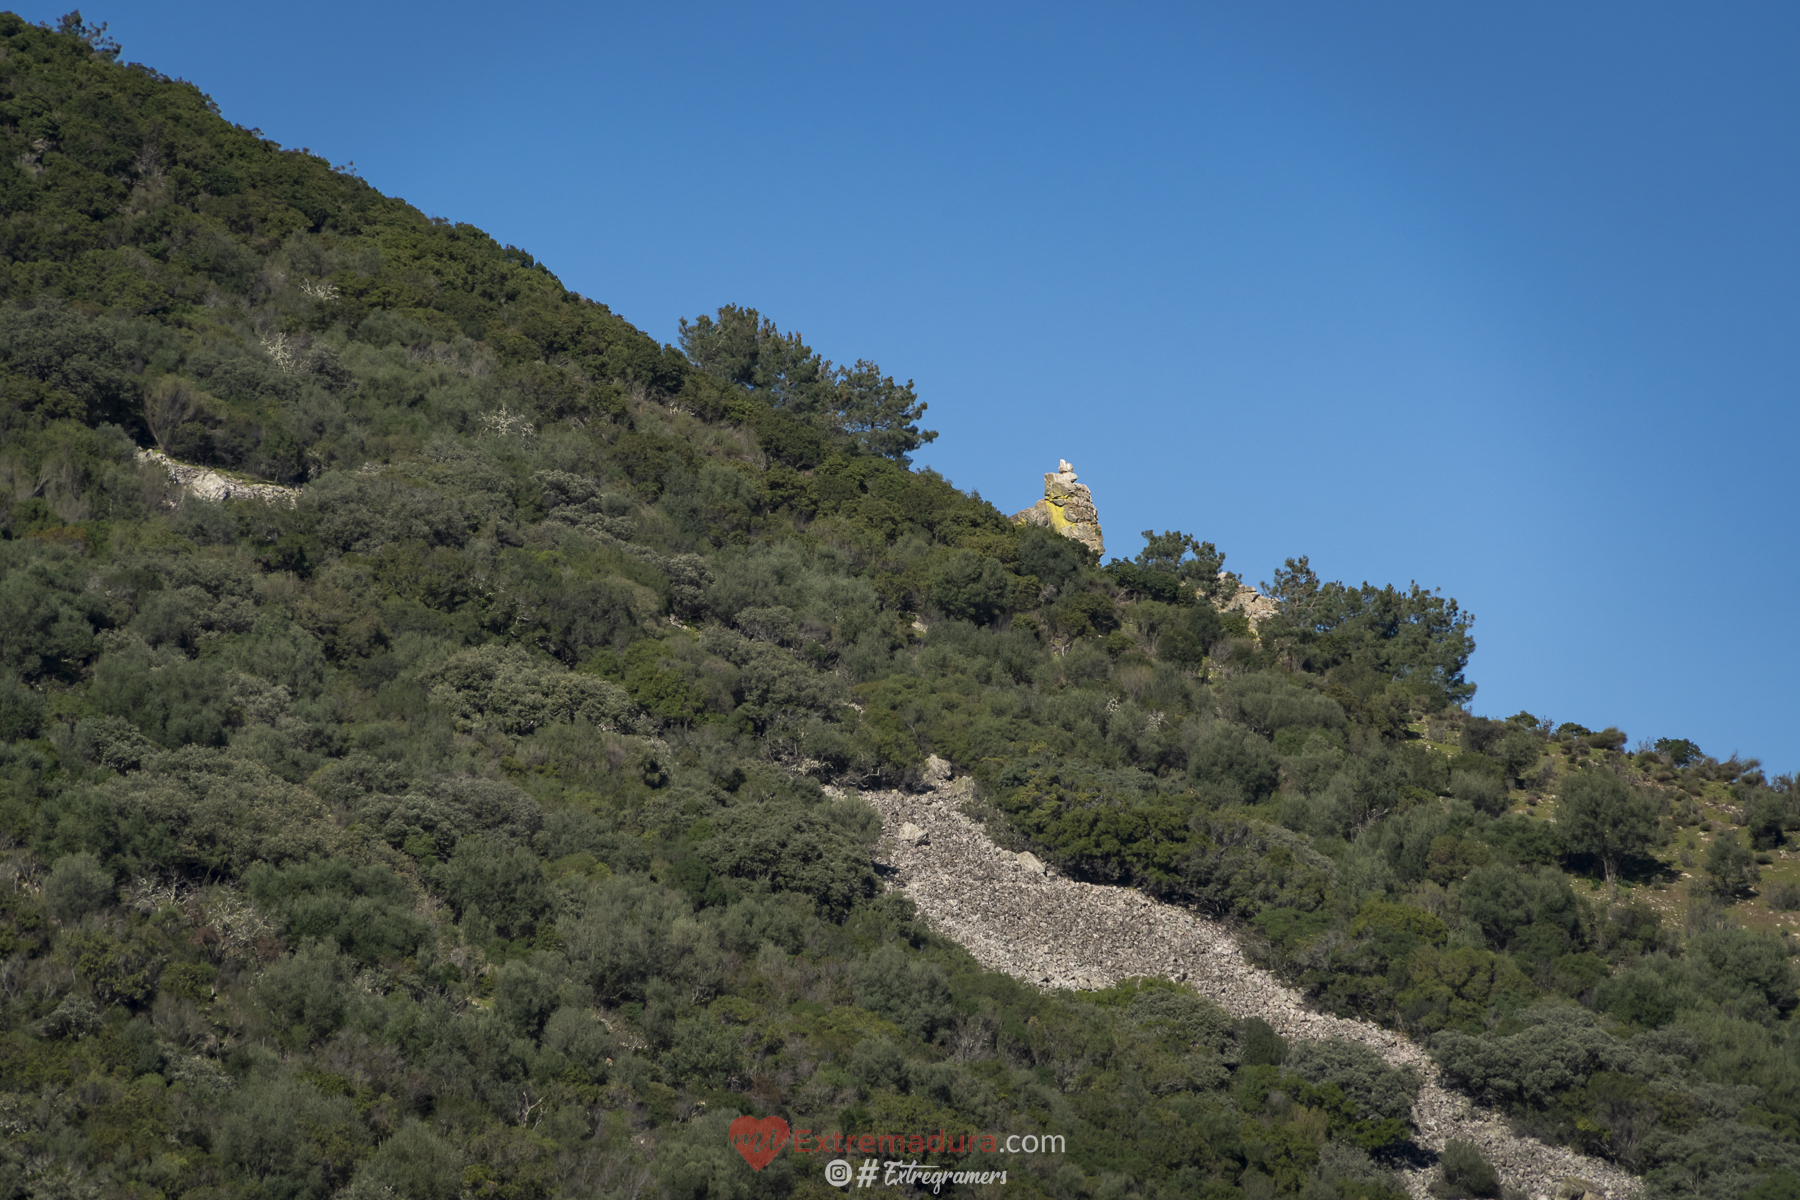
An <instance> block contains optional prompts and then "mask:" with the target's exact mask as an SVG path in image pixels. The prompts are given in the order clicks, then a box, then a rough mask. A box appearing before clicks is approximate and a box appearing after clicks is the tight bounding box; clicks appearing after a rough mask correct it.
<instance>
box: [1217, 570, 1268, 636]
mask: <svg viewBox="0 0 1800 1200" xmlns="http://www.w3.org/2000/svg"><path fill="white" fill-rule="evenodd" d="M1219 573H1220V574H1221V575H1223V574H1224V572H1223V571H1221V572H1219ZM1223 608H1224V609H1225V611H1226V612H1230V611H1231V610H1232V609H1237V610H1239V611H1241V612H1242V613H1243V614H1244V616H1246V617H1248V618H1249V619H1250V630H1251V632H1252V633H1254V632H1255V631H1256V628H1257V626H1259V625H1261V624H1262V623H1263V622H1264V621H1266V620H1268V619H1269V618H1270V617H1272V616H1274V615H1275V614H1276V613H1278V612H1280V611H1281V605H1280V604H1279V603H1277V602H1276V601H1275V600H1272V599H1270V598H1269V597H1268V596H1265V595H1263V594H1262V593H1261V592H1259V591H1257V590H1256V589H1255V588H1253V587H1251V586H1250V585H1249V584H1247V583H1240V584H1238V587H1237V593H1236V594H1235V595H1233V596H1232V597H1231V598H1230V599H1228V600H1226V601H1225V603H1224V605H1223Z"/></svg>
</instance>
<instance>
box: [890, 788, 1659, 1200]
mask: <svg viewBox="0 0 1800 1200" xmlns="http://www.w3.org/2000/svg"><path fill="white" fill-rule="evenodd" d="M932 766H934V767H938V768H939V769H938V770H937V772H935V774H936V776H937V781H938V785H937V786H935V787H933V788H932V789H931V790H929V791H926V792H922V793H909V792H863V793H862V797H863V799H864V800H865V801H866V802H867V803H869V804H870V805H871V806H873V807H874V808H875V810H876V811H877V812H879V813H880V814H881V819H882V824H883V828H884V830H885V832H886V833H887V835H888V837H889V838H890V839H892V841H893V844H894V849H893V851H892V853H891V859H890V863H889V865H890V866H892V867H893V868H894V870H895V876H894V879H895V882H896V884H897V886H899V887H901V888H903V889H904V890H905V891H906V893H907V895H908V896H910V897H911V898H912V900H913V902H914V903H915V904H916V905H917V906H918V908H919V911H920V912H921V913H922V914H923V915H924V916H925V918H926V919H927V920H928V921H929V922H930V923H931V925H932V926H933V928H935V929H937V930H938V931H939V932H941V933H943V934H945V935H946V936H948V937H951V938H953V939H955V940H956V941H957V942H960V943H961V944H962V945H963V946H965V947H967V948H968V950H969V952H970V953H971V954H973V955H974V956H975V958H976V959H977V960H978V961H979V962H981V964H982V965H983V966H986V967H989V968H991V969H993V970H996V971H1004V972H1006V973H1007V974H1008V975H1012V976H1014V977H1015V978H1018V979H1023V980H1027V981H1029V982H1031V983H1034V984H1036V985H1038V986H1040V987H1044V988H1076V989H1092V988H1101V987H1107V986H1110V985H1111V984H1113V983H1115V982H1117V981H1118V980H1120V979H1125V978H1129V977H1131V976H1148V975H1164V976H1168V977H1169V978H1172V979H1176V980H1181V981H1185V982H1186V983H1188V984H1189V985H1190V986H1192V987H1193V988H1195V989H1196V990H1198V991H1199V992H1200V993H1201V994H1202V995H1206V996H1210V997H1211V998H1212V999H1213V1000H1215V1001H1217V1002H1218V1003H1219V1005H1220V1006H1221V1007H1223V1008H1224V1009H1225V1010H1226V1011H1228V1012H1230V1013H1232V1014H1233V1015H1235V1016H1238V1017H1261V1018H1262V1019H1263V1020H1265V1021H1267V1022H1268V1023H1269V1024H1270V1025H1272V1026H1273V1027H1274V1028H1275V1030H1276V1032H1278V1033H1280V1034H1281V1035H1282V1036H1283V1037H1286V1038H1289V1039H1317V1038H1327V1037H1336V1038H1345V1039H1349V1040H1353V1041H1358V1042H1362V1043H1364V1044H1366V1045H1368V1046H1370V1047H1372V1048H1373V1049H1374V1050H1375V1051H1376V1052H1377V1053H1379V1054H1380V1055H1381V1056H1382V1057H1383V1058H1385V1059H1386V1060H1387V1061H1388V1062H1390V1063H1393V1064H1395V1065H1404V1066H1410V1067H1412V1068H1414V1069H1415V1070H1416V1071H1417V1072H1418V1073H1419V1075H1420V1078H1422V1079H1423V1080H1424V1086H1423V1088H1422V1089H1421V1090H1420V1093H1419V1101H1418V1104H1417V1105H1416V1106H1415V1107H1414V1109H1413V1119H1414V1122H1415V1124H1416V1125H1417V1126H1418V1130H1419V1138H1418V1140H1419V1142H1420V1144H1422V1145H1423V1146H1425V1147H1426V1148H1427V1149H1430V1150H1434V1151H1435V1150H1441V1149H1443V1147H1444V1143H1445V1142H1446V1141H1447V1140H1448V1139H1450V1138H1461V1139H1462V1140H1464V1141H1468V1142H1473V1143H1475V1144H1476V1145H1477V1146H1479V1147H1481V1150H1482V1152H1483V1153H1484V1154H1486V1155H1487V1158H1488V1161H1489V1162H1491V1163H1493V1164H1494V1166H1495V1167H1496V1168H1497V1169H1498V1170H1499V1172H1500V1175H1501V1177H1502V1179H1503V1180H1504V1181H1505V1182H1506V1183H1507V1185H1508V1186H1510V1187H1514V1188H1518V1189H1520V1190H1522V1191H1524V1192H1525V1194H1526V1195H1528V1196H1530V1197H1532V1198H1533V1200H1538V1198H1540V1197H1542V1198H1543V1200H1560V1198H1562V1197H1568V1196H1571V1195H1573V1196H1580V1195H1581V1194H1582V1191H1583V1190H1584V1189H1583V1188H1582V1187H1581V1184H1580V1183H1579V1182H1576V1181H1586V1183H1587V1185H1588V1189H1591V1192H1590V1194H1591V1195H1592V1196H1594V1197H1596V1198H1597V1197H1607V1198H1608V1200H1622V1198H1624V1197H1627V1196H1636V1195H1637V1194H1638V1193H1639V1191H1640V1187H1639V1181H1638V1180H1637V1179H1636V1178H1635V1177H1633V1176H1631V1175H1629V1174H1627V1173H1625V1172H1623V1171H1621V1170H1619V1169H1618V1168H1616V1167H1614V1166H1611V1165H1610V1164H1608V1163H1605V1162H1603V1161H1601V1160H1599V1159H1594V1158H1589V1157H1586V1156H1585V1155H1580V1154H1576V1153H1574V1152H1572V1151H1569V1150H1565V1149H1563V1148H1561V1147H1558V1146H1547V1145H1544V1144H1543V1143H1542V1142H1538V1141H1536V1140H1534V1139H1531V1138H1525V1137H1519V1136H1517V1135H1515V1134H1513V1133H1512V1132H1511V1130H1510V1129H1509V1128H1508V1127H1507V1124H1506V1121H1505V1119H1504V1118H1503V1117H1502V1116H1501V1115H1500V1114H1499V1113H1498V1112H1495V1111H1493V1110H1490V1109H1486V1108H1483V1107H1481V1106H1479V1105H1475V1104H1472V1103H1471V1102H1470V1101H1469V1100H1468V1099H1467V1098H1466V1097H1464V1096H1462V1095H1459V1094H1457V1093H1455V1092H1452V1091H1450V1090H1448V1089H1447V1088H1445V1087H1444V1086H1443V1085H1442V1084H1441V1082H1440V1077H1439V1072H1438V1069H1437V1066H1436V1064H1435V1063H1433V1062H1432V1061H1431V1059H1430V1058H1429V1057H1427V1055H1426V1054H1425V1051H1424V1049H1423V1048H1422V1047H1420V1046H1418V1045H1417V1044H1415V1043H1414V1042H1412V1041H1410V1040H1409V1039H1407V1038H1405V1037H1403V1036H1401V1035H1399V1034H1396V1033H1394V1032H1392V1031H1390V1030H1386V1029H1382V1028H1381V1027H1379V1026H1377V1025H1372V1024H1369V1023H1367V1022H1364V1021H1347V1020H1344V1019H1342V1018H1340V1017H1334V1016H1331V1015H1329V1014H1325V1013H1319V1012H1314V1011H1312V1010H1311V1009H1309V1008H1308V1007H1307V1006H1306V1004H1305V1002H1304V1000H1303V999H1302V997H1301V995H1300V993H1298V992H1296V991H1294V990H1292V989H1291V988H1288V987H1286V986H1284V985H1283V984H1282V983H1281V982H1280V981H1278V980H1277V979H1275V978H1274V977H1273V976H1272V975H1270V974H1269V973H1268V972H1267V971H1264V970H1261V969H1259V968H1257V967H1254V966H1252V965H1251V964H1250V963H1249V962H1247V961H1245V959H1244V956H1243V954H1242V953H1241V952H1240V951H1239V950H1238V947H1237V943H1236V941H1235V939H1233V937H1232V936H1231V933H1230V931H1229V930H1227V929H1226V928H1225V927H1224V926H1223V925H1221V924H1219V923H1218V922H1215V921H1209V920H1207V919H1205V918H1204V917H1200V916H1197V915H1195V914H1194V913H1192V912H1189V911H1188V910H1186V909H1182V908H1176V907H1174V906H1172V905H1167V904H1162V903H1159V902H1157V901H1155V900H1152V899H1150V898H1149V897H1147V896H1145V895H1144V894H1143V893H1141V892H1138V891H1135V890H1132V889H1130V888H1113V887H1103V886H1099V885H1096V884H1088V883H1076V882H1074V881H1072V880H1069V879H1063V878H1058V877H1055V876H1052V875H1048V874H1046V873H1045V872H1044V870H1043V868H1042V866H1041V865H1039V864H1037V862H1036V860H1035V859H1033V858H1031V857H1030V856H1029V855H1025V856H1020V855H1014V854H1010V853H1008V852H1007V851H1005V850H1002V849H1000V847H998V846H996V845H994V843H993V842H991V841H989V840H988V838H987V835H986V834H985V833H984V832H983V831H982V829H981V827H980V826H979V825H977V824H976V823H975V822H974V821H971V820H970V819H969V818H968V817H966V816H964V815H963V814H962V812H961V811H960V806H961V803H962V802H963V801H964V800H965V799H966V798H967V795H968V793H967V792H966V790H965V789H964V788H963V787H960V786H958V785H959V784H960V783H962V781H957V782H956V783H950V782H948V781H947V779H946V778H945V775H944V771H943V769H942V766H941V765H940V761H938V760H934V762H933V763H932ZM905 826H913V827H914V828H913V829H907V830H906V831H905V832H906V835H907V836H902V829H903V827H905ZM921 832H922V833H923V835H924V837H925V839H926V840H924V841H923V842H922V843H920V844H915V840H916V839H917V837H918V835H919V833H921ZM1022 860H1023V861H1022ZM1433 1174H1434V1172H1433V1171H1431V1170H1428V1169H1420V1170H1415V1171H1411V1172H1409V1173H1408V1174H1407V1186H1408V1188H1409V1190H1410V1191H1411V1192H1412V1194H1413V1195H1414V1196H1416V1197H1420V1198H1421V1200H1422V1198H1424V1197H1425V1196H1426V1195H1427V1192H1426V1190H1425V1188H1426V1185H1427V1184H1428V1183H1429V1182H1430V1181H1431V1178H1432V1176H1433ZM1571 1184H1573V1186H1571Z"/></svg>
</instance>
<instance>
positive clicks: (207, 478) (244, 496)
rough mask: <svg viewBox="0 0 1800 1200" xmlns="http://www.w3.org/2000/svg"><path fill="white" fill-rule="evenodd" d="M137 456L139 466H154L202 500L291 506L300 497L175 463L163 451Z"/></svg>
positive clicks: (293, 492)
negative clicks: (273, 502)
mask: <svg viewBox="0 0 1800 1200" xmlns="http://www.w3.org/2000/svg"><path fill="white" fill-rule="evenodd" d="M137 456H138V461H139V462H146V463H155V464H156V465H158V466H160V467H162V469H163V470H165V471H167V472H168V473H169V478H170V479H172V480H174V481H175V483H176V485H177V486H179V487H180V488H181V489H182V490H183V491H185V492H187V493H188V494H189V495H190V496H198V497H200V499H202V500H215V501H216V500H264V501H279V502H280V503H283V504H292V503H293V502H294V501H295V499H296V498H297V497H298V496H299V495H300V489H299V488H291V487H282V486H281V485H280V484H276V483H250V482H249V481H247V480H243V479H233V478H232V477H231V476H229V475H221V474H220V473H219V472H217V471H215V470H213V469H212V468H210V467H196V466H194V465H192V464H191V463H184V462H176V461H175V460H174V459H172V458H170V457H169V456H168V455H166V454H164V453H163V452H162V451H161V450H139V451H138V453H137Z"/></svg>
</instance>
